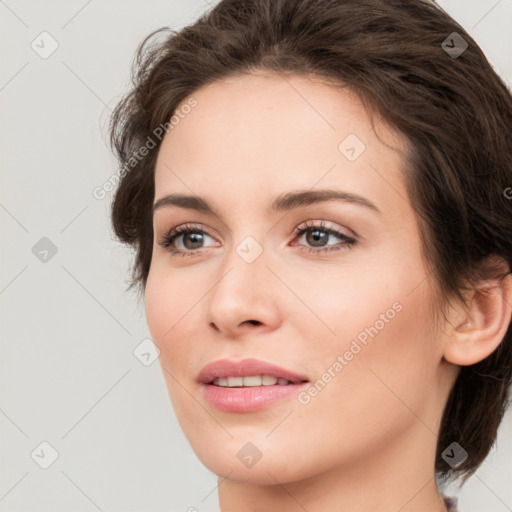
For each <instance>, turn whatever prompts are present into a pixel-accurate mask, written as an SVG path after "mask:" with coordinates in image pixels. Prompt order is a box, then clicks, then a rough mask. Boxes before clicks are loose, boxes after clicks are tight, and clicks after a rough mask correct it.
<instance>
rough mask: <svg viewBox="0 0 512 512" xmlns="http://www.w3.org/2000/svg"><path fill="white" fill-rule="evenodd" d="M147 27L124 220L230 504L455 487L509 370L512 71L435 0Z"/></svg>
mask: <svg viewBox="0 0 512 512" xmlns="http://www.w3.org/2000/svg"><path fill="white" fill-rule="evenodd" d="M157 32H158V33H160V31H157ZM154 35H155V33H153V34H152V35H150V36H149V37H148V38H147V39H146V41H145V42H144V43H143V44H142V45H141V46H140V48H139V50H138V55H137V60H136V62H135V68H134V86H133V89H132V90H131V91H130V92H129V94H127V95H126V97H125V98H124V99H123V100H122V101H121V102H120V103H119V105H118V106H117V108H116V110H115V112H114V115H113V117H112V125H111V141H112V144H113V147H114V148H115V150H116V152H117V156H118V158H119V162H120V164H121V165H122V168H123V173H122V178H121V180H120V183H119V187H118V189H117V191H116V195H115V198H114V202H113V204H112V222H113V226H114V230H115V233H116V235H117V237H118V238H119V239H120V240H121V241H123V242H125V243H128V244H131V245H132V246H133V247H134V248H135V250H136V259H135V263H134V267H133V276H132V284H131V286H138V287H139V291H140V292H141V293H142V294H143V295H144V299H145V311H146V317H147V322H148V327H149V329H150V332H151V334H152V338H153V340H154V342H155V344H156V345H157V347H158V348H159V350H160V362H161V365H162V369H163V372H164V376H165V379H166V382H167V386H168V390H169V395H170V398H171V400H172V403H173V405H174V408H175V411H176V415H177V418H178V420H179V422H180V425H181V427H182V429H183V431H184V433H185V435H186V437H187V439H188V440H189V442H190V444H191V446H192V448H193V449H194V451H195V453H196V454H197V456H198V457H199V459H200V460H201V461H202V462H203V464H204V465H205V466H206V467H208V468H209V469H210V470H211V471H213V472H214V473H215V474H217V475H218V476H219V488H218V492H219V503H220V508H221V510H222V512H231V511H241V510H244V511H271V510H279V511H299V510H307V511H316V510H323V511H325V510H329V511H335V510H336V511H338V510H343V511H345V512H347V511H362V510H364V511H374V512H384V511H386V512H387V511H397V510H400V511H402V512H406V511H415V512H419V511H425V512H426V511H428V512H432V511H437V510H440V511H444V510H455V507H456V503H455V501H456V500H455V499H450V498H448V497H446V496H444V495H443V494H442V493H441V492H440V490H439V488H438V482H441V483H442V482H445V481H449V480H450V479H455V478H462V479H463V481H465V480H466V479H467V478H468V477H469V476H471V475H472V474H473V473H474V472H475V471H476V469H477V468H478V466H479V465H480V464H481V463H482V461H483V460H484V459H485V457H486V455H487V454H488V453H489V450H490V449H491V447H492V445H493V443H494V442H495V439H496V432H497V429H498V426H499V424H500V421H501V419H502V417H503V414H504V412H505V407H506V405H507V393H508V390H509V388H510V382H511V380H512V332H511V329H510V323H511V303H512V283H511V279H512V278H511V277H510V267H511V259H512V202H511V201H510V196H511V195H510V194H507V190H510V188H509V187H510V186H511V184H512V164H511V162H512V158H511V157H512V137H511V126H512V98H511V95H510V93H509V91H508V90H507V88H506V87H505V85H504V84H503V82H502V81H501V79H500V78H499V77H498V76H497V74H496V73H495V72H494V71H493V69H492V67H491V66H490V64H489V63H488V61H487V60H486V58H485V56H484V55H483V53H482V51H481V50H480V48H479V47H478V46H477V45H476V43H475V41H474V40H473V39H472V38H471V37H470V36H469V35H468V34H467V33H466V32H465V31H464V30H463V29H462V27H460V26H459V25H458V24H457V23H455V22H454V20H453V19H451V18H450V17H449V16H448V15H447V14H446V13H444V11H442V10H441V9H440V8H439V7H437V6H436V5H435V4H432V3H430V2H426V1H421V0H406V1H404V0H400V1H398V0H391V1H388V0H286V1H277V0H243V1H242V0H223V1H221V2H220V3H219V4H218V5H216V6H215V7H214V8H213V9H212V10H211V11H210V12H209V13H207V14H205V15H204V16H202V17H201V18H200V19H199V20H198V21H197V22H195V23H194V24H192V25H190V26H188V27H185V28H184V29H182V30H180V31H179V32H171V34H169V35H168V37H167V38H166V39H165V40H163V41H161V42H159V43H153V42H152V40H153V36H154Z"/></svg>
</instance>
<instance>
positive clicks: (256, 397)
mask: <svg viewBox="0 0 512 512" xmlns="http://www.w3.org/2000/svg"><path fill="white" fill-rule="evenodd" d="M307 385H308V383H307V382H304V383H301V384H286V385H284V386H280V385H278V384H276V385H274V386H254V387H239V388H228V387H222V386H215V385H213V384H204V385H203V391H204V396H205V398H206V400H207V402H208V403H209V404H211V405H213V406H214V407H216V408H217V409H220V410H221V411H225V412H254V411H259V410H260V409H264V408H265V407H268V406H270V405H272V404H274V403H275V402H277V401H279V400H282V399H285V398H288V397H290V396H293V395H297V393H298V392H299V391H300V390H301V389H303V388H304V387H305V386H307Z"/></svg>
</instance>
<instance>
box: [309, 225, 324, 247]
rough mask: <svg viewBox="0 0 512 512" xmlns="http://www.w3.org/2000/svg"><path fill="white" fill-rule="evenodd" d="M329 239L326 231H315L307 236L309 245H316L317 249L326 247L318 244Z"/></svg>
mask: <svg viewBox="0 0 512 512" xmlns="http://www.w3.org/2000/svg"><path fill="white" fill-rule="evenodd" d="M310 235H311V236H310ZM327 237H328V234H327V233H325V232H324V231H320V230H318V229H315V231H310V233H309V234H308V235H307V239H308V243H311V245H316V246H317V247H318V246H322V245H325V243H321V244H317V242H322V240H327Z"/></svg>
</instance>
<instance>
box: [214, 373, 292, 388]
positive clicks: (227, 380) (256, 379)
mask: <svg viewBox="0 0 512 512" xmlns="http://www.w3.org/2000/svg"><path fill="white" fill-rule="evenodd" d="M213 384H214V385H215V386H221V387H228V388H235V387H258V386H274V385H276V384H278V385H279V386H285V385H287V384H291V382H290V381H288V380H286V379H282V378H276V377H272V376H271V375H250V376H247V377H217V378H216V379H213Z"/></svg>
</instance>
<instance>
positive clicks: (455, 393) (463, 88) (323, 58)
mask: <svg viewBox="0 0 512 512" xmlns="http://www.w3.org/2000/svg"><path fill="white" fill-rule="evenodd" d="M166 31H168V32H169V34H168V35H167V37H165V38H164V39H163V40H162V41H161V42H155V41H154V38H155V36H157V35H164V34H165V33H166ZM453 32H456V33H457V34H458V36H457V35H454V34H453ZM450 38H451V39H450ZM460 38H462V39H460ZM445 40H446V41H447V42H448V43H446V42H445V43H443V41H445ZM464 41H465V42H466V43H467V45H468V46H467V48H466V49H465V50H464V51H463V52H462V53H461V54H458V55H457V54H454V53H453V51H452V53H451V54H450V48H452V50H453V48H455V50H457V49H461V50H462V49H463V48H464ZM256 70H269V71H273V72H277V73H291V74H299V75H304V74H308V75H316V76H320V77H322V78H323V79H325V80H326V82H329V83H337V84H339V85H340V86H348V87H350V88H351V89H352V90H354V91H355V92H356V93H357V94H358V96H359V97H360V98H361V100H362V101H363V104H364V105H365V107H366V108H367V110H368V112H370V113H371V112H375V113H378V115H379V116H380V117H381V118H382V120H384V121H385V122H386V123H387V125H388V126H390V127H392V128H394V129H395V130H397V131H398V132H399V133H401V134H402V135H403V137H404V139H405V140H406V141H407V143H408V145H409V146H410V148H411V151H410V152H409V153H408V154H407V162H408V172H407V173H405V180H406V185H407V189H408V192H409V196H410V199H411V203H412V204H413V207H414V208H415V210H416V212H417V213H418V219H419V222H420V226H421V228H422V229H421V233H422V246H423V252H424V255H425V257H426V260H427V261H428V262H429V268H431V272H432V275H433V276H434V277H435V283H436V286H438V289H439V294H438V296H439V297H440V298H443V300H442V307H441V309H443V312H444V307H445V305H446V304H447V303H448V299H449V298H452V297H455V298H459V299H463V294H462V291H463V290H464V289H466V288H467V285H468V284H471V283H472V282H474V281H475V280H476V279H477V278H491V277H498V278H502V277H504V276H505V275H506V274H507V273H508V272H509V269H510V267H511V265H512V262H511V258H512V200H510V199H507V194H506V193H505V192H504V191H505V190H507V188H508V187H510V186H511V185H512V133H511V127H512V97H511V94H510V92H509V91H508V90H507V88H506V86H505V84H504V83H503V81H502V80H501V79H500V77H499V76H498V75H497V74H496V72H495V71H494V70H493V68H492V67H491V65H490V64H489V62H488V61H487V59H486V57H485V56H484V54H483V52H482V51H481V49H480V48H479V47H478V45H477V44H476V43H475V41H474V40H473V39H472V38H471V36H470V35H469V34H468V33H467V32H466V31H465V30H464V29H463V28H462V27H461V26H460V25H458V24H457V23H456V22H455V21H454V20H453V19H452V18H451V17H450V16H449V15H447V14H446V13H445V12H444V11H443V10H442V9H441V8H440V7H438V6H437V5H435V4H433V3H430V2H427V1H423V0H222V1H221V2H220V3H218V4H217V5H216V6H215V7H214V8H213V9H211V10H210V11H209V12H207V13H205V14H204V15H203V16H201V17H200V18H199V19H198V20H197V21H196V22H194V23H193V24H192V25H190V26H187V27H185V28H183V29H182V30H180V31H174V30H171V29H169V28H167V27H165V28H162V29H159V30H157V31H155V32H153V33H151V34H150V35H149V36H148V37H147V38H146V39H145V40H144V41H143V42H142V43H141V45H140V46H139V48H138V50H137V54H136V59H135V61H134V64H133V68H132V82H133V88H132V89H131V90H130V91H129V93H128V94H126V95H125V96H124V98H123V99H122V100H121V101H120V102H119V104H118V105H117V106H116V109H115V111H114V112H113V115H112V118H111V126H110V130H111V131H110V142H111V145H112V147H113V148H114V150H115V152H116V155H117V157H118V159H119V162H120V163H121V165H125V164H126V162H127V161H128V160H129V159H130V158H132V157H133V154H134V153H135V152H136V151H137V150H138V149H139V148H141V147H142V146H143V145H144V144H145V143H146V141H147V140H148V137H150V136H151V134H152V133H154V130H155V128H156V127H158V126H161V125H163V124H165V123H166V122H168V121H169V119H170V118H171V116H172V115H173V113H174V112H175V109H176V108H177V107H178V106H179V105H180V103H181V102H182V101H183V100H185V99H186V98H187V97H188V96H190V95H191V94H192V93H193V92H194V91H195V90H196V89H198V88H200V87H202V86H204V85H206V84H208V83H211V82H214V81H217V80H221V79H222V78H226V77H228V76H230V75H234V74H238V73H250V72H251V71H256ZM372 119H373V117H372ZM372 122H373V121H372ZM153 139H154V137H153ZM159 145H160V140H159V141H158V142H157V147H156V149H153V150H151V151H150V152H149V153H148V154H147V155H146V156H145V157H144V158H142V159H140V160H137V161H136V163H135V164H134V165H132V168H131V169H130V170H129V172H126V173H124V175H123V176H122V179H121V180H120V182H119V186H118V188H117V190H116V193H115V197H114V200H113V202H112V212H111V216H112V223H113V227H114V231H115V235H116V236H117V237H118V238H119V239H120V240H121V241H122V242H123V243H127V244H130V245H131V246H133V247H134V248H135V249H136V256H135V261H134V264H133V269H132V283H131V285H130V287H129V288H132V287H133V286H135V285H138V286H139V292H143V291H144V290H145V287H146V280H147V276H148V272H149V268H150V262H151V256H152V244H153V227H152V204H153V201H154V167H155V162H156V157H157V153H158V147H159ZM509 190H510V189H509ZM493 256H498V257H501V258H502V260H501V262H505V265H504V266H501V268H500V266H499V265H493V264H492V263H493V261H494V260H493V258H492V257H493ZM484 262H488V263H489V264H488V265H486V266H483V265H482V264H483V263H484ZM479 270H481V271H482V272H481V273H479V272H478V271H479ZM484 271H485V273H484ZM500 272H501V273H500ZM511 381H512V330H511V328H510V325H509V328H508V330H507V333H506V335H505V337H504V339H503V341H502V342H501V344H500V345H499V347H498V348H497V349H496V350H495V351H494V352H493V353H492V354H491V355H490V356H488V357H487V358H486V359H484V360H483V361H481V362H479V363H477V364H474V365H472V366H463V367H461V370H460V373H459V375H458V377H457V380H456V382H455V385H454V387H453V389H452V391H451V394H450V396H449V398H448V401H447V404H446V407H445V410H444V414H443V418H442V422H441V426H440V432H439V438H438V442H437V453H436V463H435V469H436V473H437V476H438V477H440V478H442V479H443V480H448V479H453V478H456V477H462V478H463V481H466V480H467V478H468V477H469V476H471V475H472V474H473V473H474V472H475V471H476V469H477V468H478V466H479V465H480V464H481V463H482V461H483V460H484V458H485V457H486V456H487V454H488V453H489V451H490V449H491V448H492V446H493V444H494V443H495V441H496V435H497V430H498V426H499V424H500V422H501V419H502V417H503V415H504V413H505V411H506V408H507V406H508V405H509V403H508V393H509V388H510V383H511ZM453 441H456V442H457V443H459V444H460V445H461V446H462V448H464V450H466V452H467V453H468V457H467V459H466V460H465V461H464V462H463V463H462V464H460V465H459V466H458V467H456V468H452V467H450V466H449V465H448V464H447V462H445V460H444V459H443V457H442V452H443V451H444V450H445V449H446V448H447V447H448V446H449V445H450V444H451V443H452V442H453Z"/></svg>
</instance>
